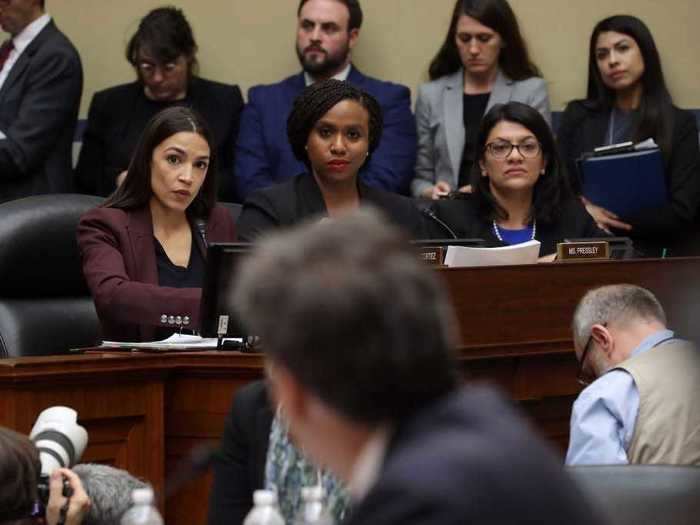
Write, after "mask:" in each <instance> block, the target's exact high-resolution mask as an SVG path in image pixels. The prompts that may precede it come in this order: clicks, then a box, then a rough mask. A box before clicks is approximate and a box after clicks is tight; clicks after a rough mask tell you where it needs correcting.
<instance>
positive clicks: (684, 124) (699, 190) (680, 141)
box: [558, 100, 700, 256]
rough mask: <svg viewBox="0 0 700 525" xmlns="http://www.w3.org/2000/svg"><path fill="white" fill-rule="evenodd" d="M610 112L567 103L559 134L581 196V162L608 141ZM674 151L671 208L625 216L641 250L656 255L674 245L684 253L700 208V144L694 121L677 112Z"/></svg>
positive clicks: (669, 166) (668, 163) (668, 162)
mask: <svg viewBox="0 0 700 525" xmlns="http://www.w3.org/2000/svg"><path fill="white" fill-rule="evenodd" d="M609 118H610V114H609V112H607V111H597V110H594V109H591V107H590V105H588V104H587V103H586V101H582V100H577V101H574V102H571V103H570V104H569V105H567V107H566V110H565V111H564V114H563V115H562V120H561V125H560V126H559V131H558V141H559V147H560V149H561V153H562V158H563V159H564V160H565V162H566V166H567V171H568V172H569V176H570V178H571V180H572V186H573V187H574V188H575V189H576V190H577V193H580V188H581V184H580V176H579V173H578V169H577V167H576V160H577V159H578V158H580V157H581V155H583V154H584V153H587V152H590V151H593V149H594V148H596V147H598V146H602V145H603V144H604V143H605V133H606V131H607V129H608V120H609ZM673 119H674V124H673V152H672V155H671V156H670V157H667V158H665V159H664V161H665V168H666V187H667V188H668V191H669V199H670V200H669V204H668V205H667V206H664V207H662V208H659V209H653V210H644V211H643V212H640V213H638V214H636V215H635V216H631V217H622V219H623V220H624V221H625V222H628V223H629V224H631V225H632V227H633V230H632V232H630V233H625V232H620V233H621V235H629V236H631V237H632V238H633V239H634V240H635V244H636V245H638V246H639V247H640V248H641V250H642V251H644V252H647V254H648V255H657V256H658V254H659V252H660V248H661V247H671V248H672V249H671V253H672V254H674V255H683V254H684V251H685V247H684V245H685V240H686V239H687V238H688V236H689V235H690V232H691V231H692V230H693V229H694V226H693V220H694V219H695V217H696V215H697V212H698V206H700V145H698V129H697V123H696V120H695V117H694V116H693V115H692V114H691V113H689V112H687V111H682V110H680V109H678V108H674V110H673Z"/></svg>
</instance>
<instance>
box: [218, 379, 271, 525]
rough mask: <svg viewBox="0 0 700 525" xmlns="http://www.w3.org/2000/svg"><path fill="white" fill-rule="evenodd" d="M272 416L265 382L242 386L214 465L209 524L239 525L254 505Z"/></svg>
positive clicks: (262, 469) (260, 485)
mask: <svg viewBox="0 0 700 525" xmlns="http://www.w3.org/2000/svg"><path fill="white" fill-rule="evenodd" d="M273 416H274V413H273V410H272V407H271V406H270V401H269V399H268V397H267V390H266V389H265V382H264V381H255V382H253V383H250V384H248V385H246V386H244V387H243V388H241V389H240V390H239V391H238V392H236V395H235V396H234V398H233V404H232V405H231V411H230V412H229V414H228V416H227V417H226V422H225V424H224V435H223V437H222V438H221V455H220V458H219V461H217V463H216V464H215V465H214V484H213V485H212V488H211V492H210V493H209V518H208V521H207V523H208V524H209V525H241V524H242V523H243V520H244V519H245V517H246V514H248V511H250V509H251V508H252V507H253V492H254V491H255V490H257V489H262V488H263V484H264V482H265V461H266V460H267V447H268V444H269V439H270V428H271V427H272V418H273Z"/></svg>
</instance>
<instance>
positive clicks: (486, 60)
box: [411, 0, 550, 199]
mask: <svg viewBox="0 0 700 525" xmlns="http://www.w3.org/2000/svg"><path fill="white" fill-rule="evenodd" d="M430 79H431V82H429V83H427V84H424V85H422V86H420V87H419V89H418V98H417V101H416V123H417V128H418V154H417V160H416V176H415V179H414V180H413V182H412V185H411V189H412V192H413V195H415V196H416V197H424V198H429V199H437V198H439V197H441V196H444V195H446V194H448V193H449V192H451V191H455V190H460V191H468V184H469V176H470V172H471V166H472V164H473V163H474V161H475V159H476V155H477V154H478V152H477V150H476V148H475V145H476V135H477V132H478V130H479V122H480V121H481V117H482V116H483V115H484V113H486V112H487V111H488V110H489V109H490V108H491V107H493V106H494V105H496V104H502V103H506V102H509V101H511V100H513V101H518V102H523V103H525V104H529V105H530V106H533V107H534V108H535V109H537V110H538V111H540V113H542V115H543V116H544V118H545V119H546V120H547V122H549V120H550V111H549V97H548V95H547V87H546V85H545V82H544V80H542V78H540V72H539V70H538V69H537V66H535V64H534V63H533V62H532V61H531V60H530V56H529V54H528V51H527V46H526V44H525V40H524V39H523V37H522V35H521V33H520V28H519V26H518V21H517V19H516V17H515V14H514V13H513V10H512V9H511V8H510V6H509V5H508V2H507V1H506V0H457V2H456V4H455V7H454V11H453V13H452V20H451V21H450V26H449V29H448V31H447V37H446V38H445V42H444V44H443V45H442V47H441V48H440V51H438V53H437V55H436V56H435V58H434V59H433V61H432V63H431V64H430Z"/></svg>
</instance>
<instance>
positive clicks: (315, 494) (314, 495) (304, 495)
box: [301, 485, 323, 501]
mask: <svg viewBox="0 0 700 525" xmlns="http://www.w3.org/2000/svg"><path fill="white" fill-rule="evenodd" d="M301 499H302V500H304V501H321V500H322V499H323V487H322V486H321V485H314V486H313V487H302V488H301Z"/></svg>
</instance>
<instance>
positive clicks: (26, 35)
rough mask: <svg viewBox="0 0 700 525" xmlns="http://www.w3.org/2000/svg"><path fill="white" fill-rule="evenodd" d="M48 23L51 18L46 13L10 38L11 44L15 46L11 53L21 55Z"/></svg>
mask: <svg viewBox="0 0 700 525" xmlns="http://www.w3.org/2000/svg"><path fill="white" fill-rule="evenodd" d="M49 22H51V16H50V15H49V14H48V13H44V14H43V15H41V16H40V17H39V18H37V19H36V20H34V22H32V23H31V24H29V25H28V26H27V27H25V28H24V29H22V32H21V33H20V34H18V35H17V36H15V37H13V38H12V43H13V44H14V46H15V49H14V51H13V52H14V53H17V56H19V55H21V54H22V51H24V50H25V49H27V46H29V44H31V43H32V40H34V39H35V38H36V37H37V35H38V34H39V33H41V30H42V29H44V28H45V27H46V26H47V25H48V24H49Z"/></svg>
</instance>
